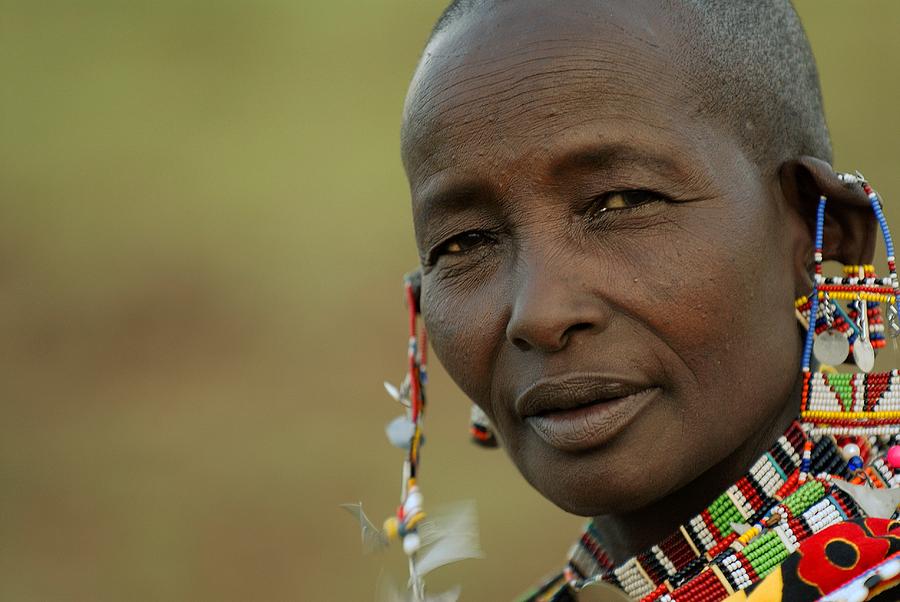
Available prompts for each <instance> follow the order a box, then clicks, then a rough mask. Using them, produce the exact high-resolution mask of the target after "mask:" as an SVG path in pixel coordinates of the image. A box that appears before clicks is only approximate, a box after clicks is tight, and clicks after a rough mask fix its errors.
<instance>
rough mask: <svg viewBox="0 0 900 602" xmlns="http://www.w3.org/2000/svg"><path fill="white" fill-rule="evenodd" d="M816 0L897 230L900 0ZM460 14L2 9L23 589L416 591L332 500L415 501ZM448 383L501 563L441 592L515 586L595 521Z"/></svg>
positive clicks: (371, 3)
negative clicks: (428, 235) (429, 79)
mask: <svg viewBox="0 0 900 602" xmlns="http://www.w3.org/2000/svg"><path fill="white" fill-rule="evenodd" d="M798 5H799V9H800V12H801V14H802V16H803V18H804V21H805V23H806V26H807V28H808V29H809V33H810V36H811V39H812V44H813V47H814V49H815V52H816V55H817V57H818V59H819V64H820V67H821V71H822V78H823V85H824V93H825V100H826V108H827V112H828V117H829V122H830V124H831V128H832V133H833V136H834V143H835V149H836V165H837V166H838V167H839V168H843V169H856V168H859V169H861V170H863V171H864V173H865V174H866V175H867V176H868V177H869V178H870V179H871V180H872V181H873V182H874V183H875V184H876V185H877V186H878V187H879V188H880V190H881V191H882V193H883V194H884V196H885V199H886V203H887V213H888V216H889V217H890V218H893V221H894V223H895V224H900V212H898V211H897V209H896V206H897V205H896V203H900V178H898V175H897V172H896V165H897V159H898V157H900V138H898V134H900V127H898V112H897V97H898V93H900V85H898V83H897V81H896V80H897V71H898V66H900V60H898V56H900V41H898V40H900V39H898V37H897V35H896V30H897V26H898V25H900V3H898V2H894V1H892V0H881V1H858V2H840V1H837V0H803V1H801V2H799V3H798ZM441 8H442V2H440V1H437V0H377V1H375V0H354V1H352V2H351V1H349V0H336V1H330V2H326V1H324V0H317V1H312V0H294V1H287V0H215V1H213V0H180V1H175V0H156V1H154V2H146V1H143V2H140V1H137V0H135V1H128V2H113V1H111V0H107V1H102V0H83V1H81V2H52V1H39V0H19V1H13V2H9V1H6V2H0V74H2V79H0V202H2V205H0V208H2V214H0V383H2V384H0V391H2V396H0V400H2V402H0V403H2V404H3V405H2V413H0V416H2V418H0V425H2V426H0V598H2V599H3V600H23V601H24V600H214V601H220V600H221V601H225V600H370V599H372V597H373V592H374V588H375V582H376V579H377V578H378V575H379V571H381V570H382V566H384V567H385V568H384V570H385V571H387V572H391V571H393V572H394V574H396V575H397V576H398V577H401V578H402V569H403V567H402V564H401V563H400V562H398V561H399V560H400V556H401V554H400V553H399V551H397V550H393V551H392V552H391V553H390V554H388V555H387V556H385V557H384V558H383V559H379V558H367V559H363V558H361V556H360V552H359V545H358V543H359V542H358V537H357V533H356V532H355V531H354V528H353V526H352V524H351V522H350V520H349V519H347V518H346V517H345V516H343V515H342V514H341V513H339V511H338V509H337V504H338V503H340V502H347V501H356V500H360V499H361V500H364V501H365V503H366V506H367V508H368V510H369V511H370V512H371V514H372V515H373V517H374V518H376V519H377V520H378V521H379V522H380V520H381V519H382V518H383V517H384V516H385V515H386V514H387V513H389V512H391V511H392V509H393V507H394V505H395V503H396V497H397V495H398V490H399V470H400V460H401V458H400V455H399V453H398V452H397V451H396V450H394V449H392V448H391V447H390V446H389V445H388V444H387V442H386V440H385V438H384V436H383V434H382V426H383V424H384V423H385V422H387V421H388V420H389V419H390V418H391V417H392V416H393V415H394V414H395V413H396V410H397V408H396V407H395V405H394V403H393V402H391V401H390V400H389V399H388V397H387V396H386V395H385V394H384V393H383V391H382V390H381V381H382V380H383V379H385V378H389V379H391V380H394V381H396V380H398V379H399V377H400V376H401V374H402V371H403V366H404V358H405V346H406V339H405V336H406V335H405V332H404V316H403V309H402V303H401V297H400V288H399V283H400V275H401V274H402V272H404V271H405V270H406V269H408V268H410V267H412V266H413V265H414V263H415V262H416V254H415V251H414V248H413V238H412V230H411V224H410V219H409V214H408V193H407V189H406V185H405V181H404V177H403V173H402V170H401V166H400V162H399V158H398V151H397V147H398V124H399V114H400V108H401V103H402V100H403V96H404V93H405V89H406V84H407V81H408V79H409V77H410V75H411V72H412V70H413V67H414V65H415V63H416V60H417V56H418V53H419V51H420V49H421V47H422V45H423V43H424V40H425V37H426V35H427V33H428V31H429V28H430V26H431V23H432V21H433V19H434V18H435V17H436V15H437V14H438V13H439V11H440V10H441ZM762 309H763V310H764V308H762ZM760 327H761V328H764V327H765V312H764V311H763V312H762V313H761V324H760ZM895 357H896V356H895ZM432 375H433V378H432V382H433V386H432V389H431V400H432V404H431V407H430V415H429V424H428V445H427V446H426V448H425V450H424V460H423V466H422V470H423V473H422V474H423V478H422V486H423V488H424V493H425V496H426V501H427V503H428V504H430V505H432V506H434V505H438V504H440V503H441V502H445V501H452V500H456V499H463V498H475V499H477V500H478V502H479V506H480V515H481V521H482V535H483V544H484V548H485V550H486V552H487V555H488V556H487V559H485V560H483V561H471V562H467V563H463V564H460V565H458V566H457V567H455V568H452V569H445V570H443V571H439V572H437V573H435V575H434V579H432V580H431V581H430V584H431V587H432V590H433V591H439V590H441V589H443V588H444V587H447V586H449V585H451V584H453V583H456V582H460V583H462V584H463V586H464V589H463V600H496V599H509V598H511V597H512V596H513V595H514V594H515V593H517V592H519V591H521V590H522V589H524V588H526V587H527V586H528V585H529V584H531V583H532V582H533V581H535V580H536V579H537V578H539V577H540V576H541V575H543V574H544V573H546V572H548V571H550V570H552V569H554V568H555V567H557V566H558V565H559V564H560V563H561V561H562V560H563V558H564V555H565V553H566V550H567V548H568V544H569V542H570V540H571V539H572V537H573V536H574V535H575V533H576V531H577V529H578V527H579V525H580V523H581V520H580V519H578V518H575V517H571V516H566V515H564V514H563V513H562V512H560V511H558V510H557V509H555V508H554V507H553V506H551V505H550V504H549V503H548V502H546V501H544V500H543V499H541V498H540V497H539V496H538V495H537V494H536V493H534V492H533V491H531V490H530V489H529V488H528V487H527V486H526V485H525V484H524V482H523V481H522V480H521V478H520V477H519V476H518V475H517V473H516V472H515V470H514V469H513V468H512V466H511V465H510V463H509V462H508V460H507V459H506V458H505V456H504V455H503V453H502V452H497V453H491V452H484V451H480V450H478V449H476V448H474V447H473V446H471V445H469V444H468V443H467V441H466V432H465V431H466V422H467V413H468V405H467V403H466V401H465V399H463V397H462V395H461V394H460V393H459V392H458V391H457V390H456V389H455V388H454V387H453V386H452V384H451V383H449V382H448V379H447V377H446V376H445V374H444V373H443V372H442V371H441V370H440V369H439V368H438V367H437V366H435V367H434V369H433V371H432ZM710 403H711V404H714V403H715V400H710ZM647 470H649V471H652V470H653V466H647Z"/></svg>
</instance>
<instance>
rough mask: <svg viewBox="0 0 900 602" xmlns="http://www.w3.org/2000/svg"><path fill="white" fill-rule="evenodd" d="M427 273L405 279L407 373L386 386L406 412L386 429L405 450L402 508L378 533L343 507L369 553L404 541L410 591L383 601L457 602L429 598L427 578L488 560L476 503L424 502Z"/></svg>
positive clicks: (352, 507)
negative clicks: (431, 506) (423, 295)
mask: <svg viewBox="0 0 900 602" xmlns="http://www.w3.org/2000/svg"><path fill="white" fill-rule="evenodd" d="M420 286H421V275H420V274H419V273H418V272H413V273H411V274H407V275H406V276H405V277H404V281H403V290H404V295H405V300H406V307H407V311H408V315H409V338H408V341H407V373H406V376H405V377H404V379H403V381H402V382H401V384H400V386H399V387H395V386H393V385H391V384H390V383H385V389H386V390H387V392H388V394H389V395H390V396H391V397H392V398H394V400H395V401H397V402H399V403H400V405H402V406H403V407H404V412H403V414H402V415H401V416H398V417H397V418H395V419H394V420H392V421H391V422H390V423H388V425H387V427H386V428H385V432H386V434H387V438H388V440H389V441H390V443H391V444H392V445H394V446H395V447H398V448H400V449H402V450H403V451H404V452H405V458H404V461H403V474H402V481H401V491H400V505H399V506H398V507H397V510H396V512H395V513H394V515H393V516H391V517H389V518H388V519H387V520H385V521H384V524H383V527H382V529H378V528H377V527H376V526H375V525H374V524H373V523H372V522H371V521H370V520H369V518H368V517H367V516H366V515H365V513H364V512H363V510H362V504H361V503H360V504H342V507H343V508H344V509H346V510H347V511H349V512H350V513H351V514H352V515H353V516H354V517H355V518H356V519H357V520H358V521H359V526H360V529H361V531H362V541H363V549H364V550H365V551H376V550H381V549H384V548H387V547H388V546H389V545H390V543H391V542H395V541H400V542H402V547H403V551H404V553H405V554H406V556H407V559H408V565H409V581H408V583H409V591H408V592H407V593H406V594H402V595H401V594H400V593H399V592H397V590H396V589H395V588H394V587H393V585H386V586H385V587H386V588H387V590H385V591H382V597H384V598H386V599H388V600H391V601H394V600H411V601H412V602H453V601H454V600H456V598H457V596H458V588H457V589H456V590H451V591H449V592H445V593H444V594H441V595H439V596H428V595H426V592H425V581H424V577H425V575H426V574H427V573H429V572H431V571H432V570H434V569H436V568H438V567H441V566H444V565H446V564H450V563H452V562H456V561H459V560H464V559H466V558H480V557H482V553H481V548H480V545H479V542H478V524H477V523H478V521H477V517H476V513H475V506H474V503H472V502H457V503H456V504H455V505H452V506H448V507H445V508H444V509H443V511H438V512H436V513H434V514H433V515H432V514H429V515H427V516H426V514H425V511H424V498H423V496H422V493H421V490H420V488H419V459H420V453H421V448H422V445H424V443H425V436H424V430H423V429H424V419H425V407H426V403H425V401H426V397H425V386H426V385H427V383H428V373H427V371H426V369H425V366H426V360H427V346H428V341H427V335H426V332H425V329H424V328H422V329H420V328H419V314H420V309H419V293H420Z"/></svg>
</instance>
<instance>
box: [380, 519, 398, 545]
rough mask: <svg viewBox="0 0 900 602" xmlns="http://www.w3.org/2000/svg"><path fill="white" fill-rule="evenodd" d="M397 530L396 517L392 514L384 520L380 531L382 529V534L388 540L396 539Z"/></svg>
mask: <svg viewBox="0 0 900 602" xmlns="http://www.w3.org/2000/svg"><path fill="white" fill-rule="evenodd" d="M398 530H399V526H398V524H397V518H396V517H394V516H392V517H390V518H389V519H387V520H385V521H384V526H383V527H382V531H384V536H385V537H387V538H388V541H397V532H398Z"/></svg>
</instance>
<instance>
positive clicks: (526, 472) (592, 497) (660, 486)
mask: <svg viewBox="0 0 900 602" xmlns="http://www.w3.org/2000/svg"><path fill="white" fill-rule="evenodd" d="M554 455H556V454H554ZM592 456H593V457H592ZM605 456H606V454H602V453H595V454H588V455H582V456H576V457H571V456H570V457H568V458H556V459H555V461H552V462H534V463H524V464H519V463H517V465H518V467H519V470H520V471H521V473H522V475H523V476H524V477H525V479H526V480H527V481H528V483H530V484H531V486H532V487H534V488H535V489H536V490H537V491H538V492H539V493H540V494H541V495H543V496H544V497H545V498H547V499H548V500H550V501H551V502H553V503H554V504H556V505H557V506H559V507H560V508H561V509H563V510H565V511H566V512H569V513H571V514H575V515H578V516H587V517H590V516H600V515H604V514H627V513H630V512H633V511H635V510H638V509H640V508H643V507H644V506H647V505H649V504H651V503H653V502H655V501H656V500H658V499H660V498H662V497H663V496H664V495H666V493H667V492H668V491H670V490H671V489H672V488H673V487H674V486H675V484H674V483H670V482H668V479H661V478H660V475H659V474H656V473H654V472H653V471H648V470H647V466H646V464H645V463H644V462H640V461H639V462H635V461H634V458H636V457H637V456H632V461H631V462H627V463H625V462H617V461H614V460H610V459H608V458H606V457H605ZM542 459H544V460H546V459H547V458H546V457H544V458H542ZM560 460H562V461H560Z"/></svg>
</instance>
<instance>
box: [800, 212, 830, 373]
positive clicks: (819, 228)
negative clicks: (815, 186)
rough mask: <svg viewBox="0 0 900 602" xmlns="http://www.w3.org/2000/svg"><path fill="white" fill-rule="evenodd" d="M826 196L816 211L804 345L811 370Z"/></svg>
mask: <svg viewBox="0 0 900 602" xmlns="http://www.w3.org/2000/svg"><path fill="white" fill-rule="evenodd" d="M827 200H828V199H826V198H825V196H820V197H819V208H818V211H817V212H816V274H815V281H814V282H813V290H812V297H811V302H812V305H811V307H810V308H809V315H810V317H811V318H812V319H811V320H810V321H809V328H808V329H807V330H806V342H805V343H804V345H803V364H802V365H803V371H804V372H809V361H810V358H811V357H812V348H813V339H814V338H815V336H816V325H815V323H816V319H815V317H816V316H817V315H818V312H819V279H820V277H821V272H822V245H823V242H824V240H825V202H826V201H827Z"/></svg>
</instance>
